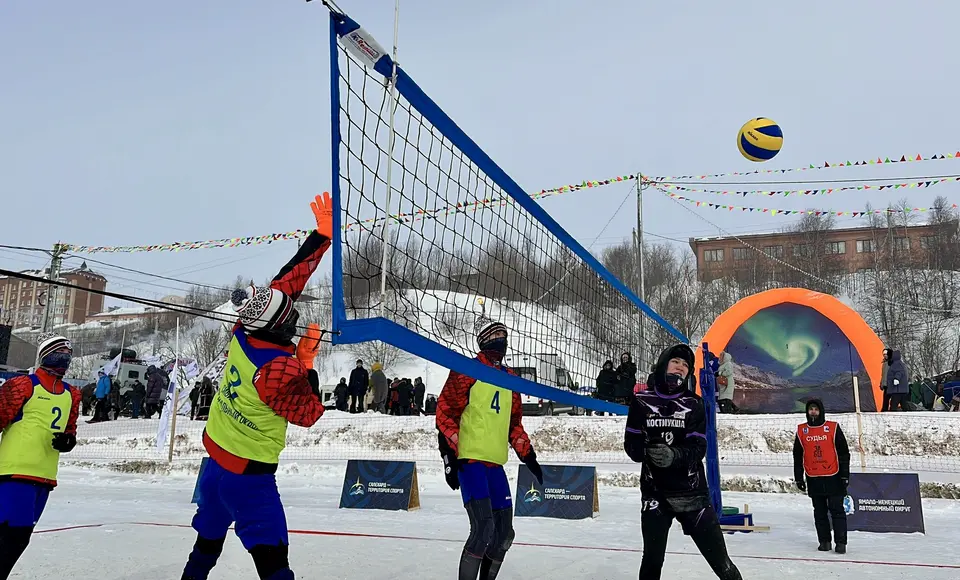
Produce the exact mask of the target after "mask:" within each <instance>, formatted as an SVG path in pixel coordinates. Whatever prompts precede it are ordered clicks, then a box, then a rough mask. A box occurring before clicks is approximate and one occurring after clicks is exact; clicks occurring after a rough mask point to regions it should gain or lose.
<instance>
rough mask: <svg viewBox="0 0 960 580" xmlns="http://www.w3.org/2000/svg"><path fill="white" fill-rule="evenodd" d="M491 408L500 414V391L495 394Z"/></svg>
mask: <svg viewBox="0 0 960 580" xmlns="http://www.w3.org/2000/svg"><path fill="white" fill-rule="evenodd" d="M490 408H491V409H493V410H494V411H496V412H497V414H498V415H499V414H500V391H497V392H495V393H494V394H493V400H492V401H490Z"/></svg>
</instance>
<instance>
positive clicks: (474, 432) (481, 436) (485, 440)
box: [458, 381, 513, 465]
mask: <svg viewBox="0 0 960 580" xmlns="http://www.w3.org/2000/svg"><path fill="white" fill-rule="evenodd" d="M512 409H513V392H512V391H510V390H509V389H502V388H500V387H496V386H494V385H491V384H490V383H484V382H481V381H477V382H476V383H474V384H473V386H472V387H470V398H469V400H468V401H467V407H466V408H465V409H464V410H463V415H462V416H461V417H460V445H459V450H458V451H459V453H458V456H459V458H460V459H475V460H477V461H487V462H490V463H495V464H497V465H504V464H506V463H507V449H508V447H509V443H510V441H509V439H510V412H511V410H512Z"/></svg>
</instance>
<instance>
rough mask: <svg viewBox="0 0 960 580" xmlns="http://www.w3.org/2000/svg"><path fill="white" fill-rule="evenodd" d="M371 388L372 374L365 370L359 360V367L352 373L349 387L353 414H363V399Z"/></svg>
mask: <svg viewBox="0 0 960 580" xmlns="http://www.w3.org/2000/svg"><path fill="white" fill-rule="evenodd" d="M369 386H370V374H369V373H368V372H367V369H365V368H363V361H362V360H360V359H357V367H356V368H355V369H353V370H352V371H350V383H349V384H348V385H347V390H348V391H349V393H350V412H351V413H363V398H364V397H366V396H367V387H369Z"/></svg>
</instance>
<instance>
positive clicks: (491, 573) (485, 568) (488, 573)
mask: <svg viewBox="0 0 960 580" xmlns="http://www.w3.org/2000/svg"><path fill="white" fill-rule="evenodd" d="M502 564H503V562H497V561H496V560H491V559H490V557H489V556H484V557H483V561H482V562H480V580H496V578H497V574H499V573H500V566H501V565H502Z"/></svg>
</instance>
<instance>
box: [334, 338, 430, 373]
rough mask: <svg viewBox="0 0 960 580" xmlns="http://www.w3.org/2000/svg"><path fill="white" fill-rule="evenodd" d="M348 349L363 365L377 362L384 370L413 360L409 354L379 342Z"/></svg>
mask: <svg viewBox="0 0 960 580" xmlns="http://www.w3.org/2000/svg"><path fill="white" fill-rule="evenodd" d="M349 348H350V351H351V352H352V353H353V354H354V355H356V357H357V358H359V359H361V360H363V361H364V362H365V363H368V364H369V363H374V362H378V363H380V364H381V365H383V368H384V369H390V368H393V367H395V366H397V365H399V364H402V363H405V362H409V361H410V360H413V358H414V357H413V355H411V354H410V353H408V352H406V351H404V350H401V349H399V348H397V347H395V346H393V345H392V344H387V343H385V342H380V341H379V340H375V341H370V342H361V343H359V344H354V345H352V346H350V347H349Z"/></svg>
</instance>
